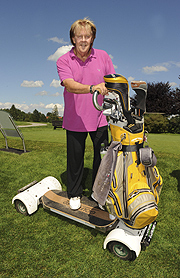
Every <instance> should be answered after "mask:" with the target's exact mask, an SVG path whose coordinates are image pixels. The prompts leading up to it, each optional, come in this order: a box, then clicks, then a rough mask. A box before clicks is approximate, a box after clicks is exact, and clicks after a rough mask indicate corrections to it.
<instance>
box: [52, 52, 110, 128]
mask: <svg viewBox="0 0 180 278" xmlns="http://www.w3.org/2000/svg"><path fill="white" fill-rule="evenodd" d="M57 71H58V74H59V78H60V80H61V84H62V82H63V80H65V79H67V78H72V79H73V80H75V81H77V82H79V83H81V84H85V85H97V84H99V83H102V82H104V79H103V76H104V75H107V74H111V73H115V70H114V67H113V64H112V61H111V58H110V57H109V55H108V54H107V53H106V52H105V51H103V50H98V49H94V48H92V51H91V54H90V56H89V57H88V58H87V60H86V61H85V62H83V61H82V60H80V59H79V58H78V57H77V56H76V55H75V54H74V51H73V48H72V49H71V50H70V51H69V52H67V53H66V54H64V55H63V56H61V57H60V58H59V59H58V60H57ZM62 85H63V84H62ZM102 101H103V96H102V95H99V96H98V103H99V104H100V105H101V104H102ZM64 104H65V107H64V116H63V128H65V129H67V130H71V131H78V132H85V131H87V132H90V131H95V130H97V128H98V127H102V126H105V125H107V121H106V117H105V116H104V115H103V114H102V112H100V111H98V110H96V109H95V107H94V105H93V102H92V94H91V93H89V94H73V93H69V92H67V90H66V88H65V89H64Z"/></svg>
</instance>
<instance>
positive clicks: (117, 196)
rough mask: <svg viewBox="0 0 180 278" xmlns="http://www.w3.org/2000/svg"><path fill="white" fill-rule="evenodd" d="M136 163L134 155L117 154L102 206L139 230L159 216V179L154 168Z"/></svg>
mask: <svg viewBox="0 0 180 278" xmlns="http://www.w3.org/2000/svg"><path fill="white" fill-rule="evenodd" d="M136 161H137V155H136V153H135V152H134V153H126V155H124V154H123V152H119V155H118V158H117V164H116V168H115V172H114V176H113V180H112V183H111V188H110V191H109V194H108V197H107V200H106V204H105V207H106V209H107V211H108V212H109V213H110V214H112V215H114V216H117V217H118V218H121V219H123V221H124V222H125V223H126V225H128V226H130V227H132V228H135V229H142V228H144V227H145V226H147V225H149V224H150V223H152V222H153V221H154V220H155V219H156V217H157V215H158V206H157V203H158V201H159V194H160V191H161V187H162V179H161V177H160V175H159V173H158V170H157V168H156V167H145V166H144V165H143V164H142V163H140V164H138V165H137V163H136Z"/></svg>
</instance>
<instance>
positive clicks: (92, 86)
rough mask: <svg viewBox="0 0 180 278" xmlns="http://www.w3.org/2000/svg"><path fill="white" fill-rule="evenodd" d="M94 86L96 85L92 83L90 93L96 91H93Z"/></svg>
mask: <svg viewBox="0 0 180 278" xmlns="http://www.w3.org/2000/svg"><path fill="white" fill-rule="evenodd" d="M93 87H94V85H91V86H90V89H89V91H90V93H91V94H93V93H94V91H93Z"/></svg>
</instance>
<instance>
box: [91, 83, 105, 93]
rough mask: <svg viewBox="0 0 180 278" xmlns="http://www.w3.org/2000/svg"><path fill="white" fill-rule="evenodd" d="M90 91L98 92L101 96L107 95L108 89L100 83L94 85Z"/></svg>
mask: <svg viewBox="0 0 180 278" xmlns="http://www.w3.org/2000/svg"><path fill="white" fill-rule="evenodd" d="M92 89H93V92H94V91H99V93H100V94H101V95H103V96H105V95H108V89H107V88H106V86H105V83H104V82H102V83H100V84H97V85H94V86H93V88H92Z"/></svg>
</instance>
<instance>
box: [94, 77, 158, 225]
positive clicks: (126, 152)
mask: <svg viewBox="0 0 180 278" xmlns="http://www.w3.org/2000/svg"><path fill="white" fill-rule="evenodd" d="M104 80H105V82H106V87H107V88H108V90H109V91H110V92H111V93H109V96H108V97H107V98H105V99H104V103H103V105H102V106H99V105H98V103H97V96H96V95H94V97H93V102H94V105H95V107H96V108H97V109H98V110H103V111H104V112H103V113H104V114H105V115H106V116H109V118H110V121H109V122H110V130H111V136H112V143H111V145H110V147H109V148H108V150H107V153H106V155H105V156H104V157H103V159H102V161H101V164H100V167H99V170H98V173H97V176H96V180H95V183H94V186H93V191H94V192H93V195H94V197H95V199H96V200H97V201H98V203H99V204H100V205H102V206H104V207H105V209H106V210H107V211H108V212H109V213H110V214H111V215H114V216H116V217H118V218H122V219H123V220H124V222H125V223H126V225H128V226H130V227H132V228H135V229H141V228H144V227H145V226H147V225H148V224H150V223H152V222H153V221H154V220H155V219H156V217H157V215H158V206H157V204H158V202H159V195H160V192H161V188H162V178H161V176H160V175H159V172H158V169H157V167H156V166H155V164H156V161H157V159H156V157H155V155H154V152H153V150H152V149H151V148H149V147H148V146H146V147H144V140H145V139H144V138H145V133H144V118H143V114H144V112H145V102H146V95H147V84H146V82H143V81H133V82H131V87H132V88H133V89H134V90H135V92H136V94H137V97H136V99H137V104H136V107H135V108H131V109H129V106H130V105H129V96H128V92H129V89H128V81H127V79H126V78H125V77H123V76H122V75H118V74H112V75H107V76H105V77H104ZM97 94H98V93H97Z"/></svg>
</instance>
